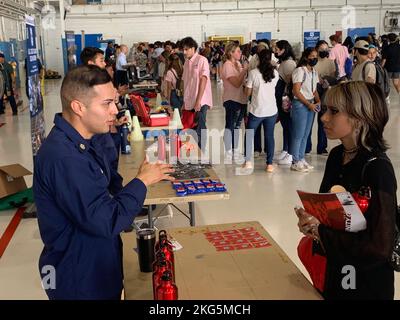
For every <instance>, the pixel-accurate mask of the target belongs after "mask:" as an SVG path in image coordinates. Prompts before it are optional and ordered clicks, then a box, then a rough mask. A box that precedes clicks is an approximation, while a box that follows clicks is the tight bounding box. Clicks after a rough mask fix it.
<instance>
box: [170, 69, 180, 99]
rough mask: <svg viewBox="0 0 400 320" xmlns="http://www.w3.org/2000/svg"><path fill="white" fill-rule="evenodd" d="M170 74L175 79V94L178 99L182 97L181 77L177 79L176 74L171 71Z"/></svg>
mask: <svg viewBox="0 0 400 320" xmlns="http://www.w3.org/2000/svg"><path fill="white" fill-rule="evenodd" d="M171 72H172V74H173V75H174V77H175V79H176V85H175V92H176V95H177V96H178V97H183V80H182V77H179V78H178V77H177V74H176V73H175V72H174V71H173V70H171Z"/></svg>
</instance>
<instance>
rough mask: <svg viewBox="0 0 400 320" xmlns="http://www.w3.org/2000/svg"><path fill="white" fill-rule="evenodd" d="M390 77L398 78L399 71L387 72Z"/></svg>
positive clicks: (399, 75)
mask: <svg viewBox="0 0 400 320" xmlns="http://www.w3.org/2000/svg"><path fill="white" fill-rule="evenodd" d="M388 75H389V78H390V79H400V72H388Z"/></svg>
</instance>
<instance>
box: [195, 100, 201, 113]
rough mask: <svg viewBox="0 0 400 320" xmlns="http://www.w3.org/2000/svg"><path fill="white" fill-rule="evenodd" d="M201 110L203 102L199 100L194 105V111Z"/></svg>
mask: <svg viewBox="0 0 400 320" xmlns="http://www.w3.org/2000/svg"><path fill="white" fill-rule="evenodd" d="M200 110H201V102H197V101H196V103H195V105H194V111H196V112H199V111H200Z"/></svg>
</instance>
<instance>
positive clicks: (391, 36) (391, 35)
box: [388, 33, 397, 42]
mask: <svg viewBox="0 0 400 320" xmlns="http://www.w3.org/2000/svg"><path fill="white" fill-rule="evenodd" d="M388 39H389V41H390V42H396V41H397V34H395V33H389V34H388Z"/></svg>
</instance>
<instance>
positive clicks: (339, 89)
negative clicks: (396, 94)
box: [324, 81, 389, 154]
mask: <svg viewBox="0 0 400 320" xmlns="http://www.w3.org/2000/svg"><path fill="white" fill-rule="evenodd" d="M324 105H325V106H335V107H336V108H337V109H338V110H339V112H344V113H347V114H348V116H349V120H350V122H351V123H352V125H353V127H354V128H355V130H354V131H355V134H354V139H355V143H356V145H357V146H359V147H362V148H364V149H366V150H368V151H370V152H373V153H375V154H378V153H380V152H385V151H386V150H387V149H388V145H387V144H386V141H385V139H384V138H383V131H384V129H385V126H386V124H387V122H388V120H389V111H388V107H387V104H386V98H385V95H384V93H383V92H382V89H381V88H380V87H379V86H378V85H376V84H372V83H368V82H365V81H349V82H343V83H341V84H339V85H337V86H334V87H332V88H331V89H329V90H328V91H327V93H326V95H325V97H324Z"/></svg>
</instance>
